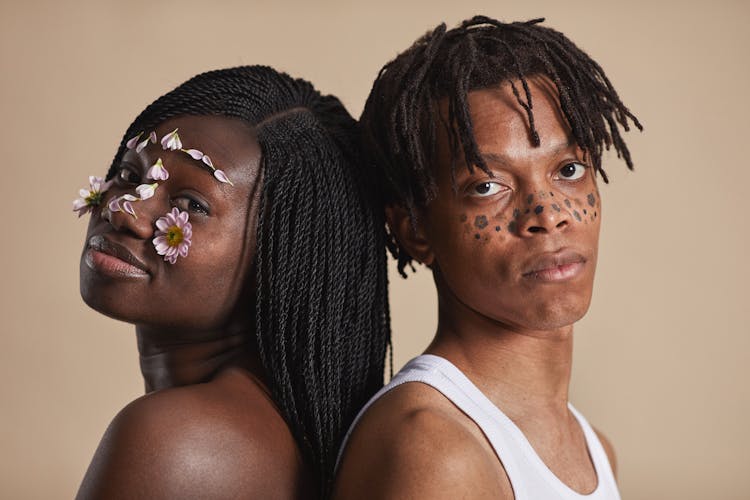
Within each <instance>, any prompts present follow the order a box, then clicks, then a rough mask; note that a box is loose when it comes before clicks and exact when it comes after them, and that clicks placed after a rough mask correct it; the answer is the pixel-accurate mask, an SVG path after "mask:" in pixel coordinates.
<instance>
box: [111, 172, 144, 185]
mask: <svg viewBox="0 0 750 500" xmlns="http://www.w3.org/2000/svg"><path fill="white" fill-rule="evenodd" d="M117 177H118V178H119V179H120V180H121V181H122V182H125V183H127V184H139V183H140V182H141V176H140V175H139V174H138V173H137V172H135V171H133V170H131V169H129V168H123V169H121V170H120V173H119V174H117Z"/></svg>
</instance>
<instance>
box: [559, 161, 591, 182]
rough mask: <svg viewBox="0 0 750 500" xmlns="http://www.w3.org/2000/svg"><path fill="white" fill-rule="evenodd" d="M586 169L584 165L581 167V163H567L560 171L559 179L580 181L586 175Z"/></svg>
mask: <svg viewBox="0 0 750 500" xmlns="http://www.w3.org/2000/svg"><path fill="white" fill-rule="evenodd" d="M587 168H588V167H586V165H583V164H581V163H576V162H572V163H568V164H567V165H565V166H564V167H563V168H561V169H560V178H562V179H565V180H568V181H574V180H577V179H580V178H581V177H583V175H584V174H585V173H586V169H587Z"/></svg>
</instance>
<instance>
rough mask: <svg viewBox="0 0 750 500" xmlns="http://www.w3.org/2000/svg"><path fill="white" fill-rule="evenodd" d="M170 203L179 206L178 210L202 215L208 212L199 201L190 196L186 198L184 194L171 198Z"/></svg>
mask: <svg viewBox="0 0 750 500" xmlns="http://www.w3.org/2000/svg"><path fill="white" fill-rule="evenodd" d="M172 205H174V206H175V207H177V208H179V209H180V210H184V211H185V212H191V213H197V214H202V215H208V214H209V212H208V208H207V207H206V206H205V205H203V204H202V203H201V202H199V201H196V200H194V199H192V198H187V197H185V196H180V197H179V198H175V199H173V200H172Z"/></svg>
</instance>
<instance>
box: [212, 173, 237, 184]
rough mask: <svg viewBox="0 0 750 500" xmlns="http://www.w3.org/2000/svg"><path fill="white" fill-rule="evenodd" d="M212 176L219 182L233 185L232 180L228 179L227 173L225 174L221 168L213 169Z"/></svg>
mask: <svg viewBox="0 0 750 500" xmlns="http://www.w3.org/2000/svg"><path fill="white" fill-rule="evenodd" d="M214 177H216V178H217V179H218V180H219V181H220V182H223V183H225V184H229V185H230V186H234V184H233V183H232V181H230V180H229V177H227V174H225V173H224V171H223V170H219V169H216V170H214Z"/></svg>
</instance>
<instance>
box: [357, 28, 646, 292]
mask: <svg viewBox="0 0 750 500" xmlns="http://www.w3.org/2000/svg"><path fill="white" fill-rule="evenodd" d="M542 21H544V19H533V20H531V21H527V22H516V23H509V24H506V23H502V22H500V21H496V20H494V19H490V18H488V17H485V16H475V17H473V18H471V19H469V20H467V21H464V22H463V23H461V24H460V25H459V26H458V27H456V28H454V29H452V30H446V26H445V24H441V25H439V26H438V27H437V28H435V30H433V31H432V32H428V33H427V34H425V35H424V36H423V37H421V38H420V39H419V40H417V41H416V42H415V43H414V45H412V46H411V47H410V48H409V49H408V50H406V51H405V52H403V53H401V54H399V55H398V57H396V58H395V59H394V60H393V61H391V62H389V63H388V64H386V65H385V66H384V67H383V68H382V69H381V70H380V73H379V74H378V77H377V79H376V80H375V83H374V84H373V87H372V91H371V92H370V95H369V97H368V99H367V102H366V104H365V109H364V111H363V113H362V117H361V119H360V124H361V127H362V136H363V141H364V145H365V148H366V150H367V153H368V154H369V157H370V158H371V162H372V163H373V164H374V167H375V168H374V170H376V171H378V172H379V174H378V175H379V176H380V178H381V184H382V186H381V189H382V191H383V196H384V199H383V200H382V201H383V202H385V203H388V204H394V203H395V204H399V205H402V206H404V207H405V208H407V209H408V211H409V213H410V215H411V217H412V220H415V216H416V214H415V209H416V208H417V207H424V206H425V205H427V204H428V203H429V202H430V201H432V200H433V199H434V198H435V196H436V195H437V185H436V180H435V174H434V171H433V165H434V164H435V163H436V137H437V130H438V126H442V127H444V128H445V130H446V132H447V135H448V142H449V147H450V152H451V156H452V166H451V176H452V178H454V179H455V174H456V163H457V162H456V159H457V158H458V155H459V154H461V153H462V154H463V156H464V159H465V160H466V166H467V168H468V170H469V172H471V173H473V171H474V168H475V167H479V168H480V169H481V170H483V171H484V172H486V173H488V174H489V169H488V167H487V165H486V163H485V162H484V159H483V158H482V155H481V154H480V152H479V150H478V147H477V144H476V141H475V139H474V134H473V125H472V121H471V116H470V110H469V106H468V100H467V95H468V93H469V92H470V91H472V90H478V89H484V88H488V87H492V86H496V85H500V84H503V83H506V82H507V83H509V84H510V86H511V89H512V92H513V95H514V96H515V98H516V100H517V102H518V104H519V105H520V106H521V108H522V109H523V110H524V111H525V113H526V116H527V118H528V122H529V130H530V134H531V141H532V144H533V145H534V146H539V143H540V142H539V134H538V133H537V130H536V126H535V123H534V111H533V110H534V105H533V102H532V98H531V92H530V90H529V86H528V83H527V79H528V77H530V76H534V75H544V76H546V77H548V78H549V79H550V80H551V81H552V82H553V83H554V85H555V87H556V88H557V92H558V94H559V97H560V108H561V110H562V112H563V114H564V116H565V118H566V119H567V121H568V123H569V125H570V127H571V132H572V135H573V137H574V139H575V141H576V142H577V144H578V145H579V146H580V147H581V149H582V150H583V151H585V152H586V154H587V155H588V156H589V158H590V159H591V162H592V165H593V168H594V171H595V172H598V173H599V174H600V175H601V176H602V179H603V180H604V182H608V178H607V174H606V172H605V171H604V170H603V169H602V166H601V156H602V153H603V150H604V149H609V148H610V147H612V146H614V148H615V151H616V152H617V156H618V158H623V159H624V160H625V163H626V164H627V166H628V168H629V169H631V170H632V168H633V162H632V160H631V158H630V152H629V151H628V147H627V145H626V144H625V141H624V140H623V138H622V136H621V134H620V130H619V128H618V127H621V128H622V129H623V130H624V131H628V130H629V129H630V126H629V124H628V120H630V121H632V123H633V124H634V125H635V126H636V127H637V128H638V129H640V130H642V129H643V127H642V126H641V124H640V122H639V121H638V119H637V118H636V117H635V116H634V115H633V114H632V113H631V112H630V111H629V110H628V108H627V107H625V105H624V104H623V103H622V101H621V100H620V98H619V96H618V95H617V92H616V91H615V89H614V87H613V86H612V84H611V83H610V81H609V79H608V78H607V76H606V75H605V74H604V70H603V69H602V68H601V66H599V65H598V64H597V63H596V62H595V61H594V60H592V59H591V58H590V57H589V56H588V55H587V54H586V53H585V52H583V51H582V50H581V49H579V48H578V47H576V46H575V45H574V44H573V42H571V41H570V40H569V39H568V38H567V37H566V36H565V35H563V34H562V33H560V32H558V31H555V30H553V29H550V28H546V27H543V26H540V24H539V23H541V22H542ZM518 82H520V88H519V85H518ZM442 99H445V100H447V108H448V112H447V117H444V116H442V115H441V113H439V112H438V101H439V100H442ZM436 120H437V121H438V123H436ZM454 185H455V181H454ZM387 245H388V248H389V250H390V252H391V253H392V254H393V255H394V257H396V259H397V260H398V270H399V273H401V275H402V276H404V277H406V274H405V273H404V268H405V267H406V265H407V264H408V265H411V261H412V257H411V256H410V255H409V254H408V253H407V252H406V251H405V250H404V249H403V248H401V247H400V246H399V245H398V242H397V241H396V240H395V238H394V237H393V235H391V236H390V237H389V238H388V240H387Z"/></svg>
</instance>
